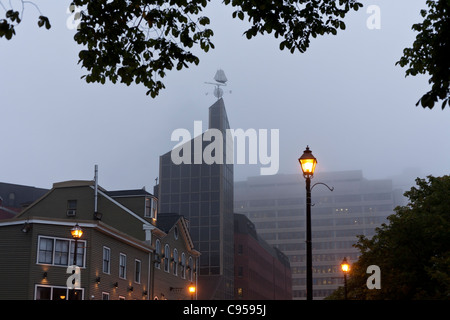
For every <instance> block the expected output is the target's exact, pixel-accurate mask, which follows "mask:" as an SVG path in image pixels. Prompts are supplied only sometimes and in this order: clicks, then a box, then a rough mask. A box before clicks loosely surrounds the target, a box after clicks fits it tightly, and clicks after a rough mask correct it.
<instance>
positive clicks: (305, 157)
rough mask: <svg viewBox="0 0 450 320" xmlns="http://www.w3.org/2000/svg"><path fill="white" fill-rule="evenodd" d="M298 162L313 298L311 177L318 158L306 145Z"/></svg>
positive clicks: (308, 297) (308, 295) (308, 296)
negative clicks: (304, 193)
mask: <svg viewBox="0 0 450 320" xmlns="http://www.w3.org/2000/svg"><path fill="white" fill-rule="evenodd" d="M298 162H299V163H300V166H301V167H302V171H303V177H304V178H305V179H306V300H312V297H313V295H312V246H311V178H312V177H313V176H314V170H315V169H316V164H317V159H316V158H315V157H314V156H313V154H312V152H311V150H309V146H306V150H305V151H304V152H303V154H302V156H301V157H300V158H298Z"/></svg>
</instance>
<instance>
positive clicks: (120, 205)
mask: <svg viewBox="0 0 450 320" xmlns="http://www.w3.org/2000/svg"><path fill="white" fill-rule="evenodd" d="M90 187H91V188H92V189H94V186H90ZM98 193H99V194H100V195H102V196H103V197H105V198H106V199H108V200H109V201H111V202H112V203H114V204H115V205H116V206H118V207H119V208H121V209H122V210H125V211H126V212H127V213H128V214H130V215H132V216H133V217H135V218H136V219H138V220H139V221H141V222H142V223H143V224H145V225H151V226H153V225H152V224H151V223H150V222H148V221H147V220H145V219H144V218H141V217H140V216H139V215H137V214H136V213H134V212H133V211H131V210H130V209H128V208H127V207H125V206H124V205H123V204H121V203H120V202H118V201H116V200H114V199H113V198H111V197H110V196H108V195H107V194H106V193H105V192H103V191H101V190H100V189H99V190H98Z"/></svg>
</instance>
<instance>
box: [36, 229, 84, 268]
mask: <svg viewBox="0 0 450 320" xmlns="http://www.w3.org/2000/svg"><path fill="white" fill-rule="evenodd" d="M42 238H47V239H52V240H53V245H52V263H44V262H39V250H40V249H39V245H40V243H41V239H42ZM37 240H38V241H37V246H36V264H37V265H44V266H52V267H63V268H67V267H68V266H70V265H72V261H71V260H70V255H71V252H70V251H71V249H72V244H73V243H75V240H73V239H71V238H61V237H55V236H47V235H45V234H39V235H38V239H37ZM56 240H61V241H68V242H69V251H68V253H67V254H68V256H67V264H55V252H56ZM78 243H84V246H83V265H82V266H81V267H80V268H81V269H86V255H87V250H86V243H87V240H78ZM74 249H75V247H74ZM77 249H79V247H77Z"/></svg>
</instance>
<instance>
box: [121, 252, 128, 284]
mask: <svg viewBox="0 0 450 320" xmlns="http://www.w3.org/2000/svg"><path fill="white" fill-rule="evenodd" d="M119 278H122V279H126V278H127V256H126V255H125V254H123V253H121V254H120V256H119Z"/></svg>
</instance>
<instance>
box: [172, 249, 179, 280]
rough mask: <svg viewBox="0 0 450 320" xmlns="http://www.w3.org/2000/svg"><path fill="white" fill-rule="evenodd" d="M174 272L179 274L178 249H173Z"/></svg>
mask: <svg viewBox="0 0 450 320" xmlns="http://www.w3.org/2000/svg"><path fill="white" fill-rule="evenodd" d="M173 274H174V275H175V276H177V275H178V250H177V249H173Z"/></svg>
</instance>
